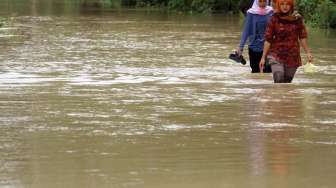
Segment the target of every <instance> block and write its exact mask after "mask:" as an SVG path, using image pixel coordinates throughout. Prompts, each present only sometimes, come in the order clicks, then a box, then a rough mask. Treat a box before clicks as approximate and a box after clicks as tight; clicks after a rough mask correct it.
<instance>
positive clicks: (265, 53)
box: [259, 40, 271, 72]
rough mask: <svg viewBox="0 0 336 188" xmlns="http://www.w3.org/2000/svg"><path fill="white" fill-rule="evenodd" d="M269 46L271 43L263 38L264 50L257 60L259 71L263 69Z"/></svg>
mask: <svg viewBox="0 0 336 188" xmlns="http://www.w3.org/2000/svg"><path fill="white" fill-rule="evenodd" d="M270 48H271V43H270V42H268V41H266V40H265V42H264V51H263V54H262V57H261V59H260V62H259V69H260V72H263V70H264V66H265V61H266V55H267V54H268V51H269V49H270Z"/></svg>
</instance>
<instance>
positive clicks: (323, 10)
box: [82, 0, 336, 28]
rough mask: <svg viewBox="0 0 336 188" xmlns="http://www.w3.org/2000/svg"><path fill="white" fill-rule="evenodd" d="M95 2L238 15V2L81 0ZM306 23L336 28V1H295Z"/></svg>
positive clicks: (231, 0) (111, 5)
mask: <svg viewBox="0 0 336 188" xmlns="http://www.w3.org/2000/svg"><path fill="white" fill-rule="evenodd" d="M82 1H85V2H88V1H95V2H99V3H100V4H102V6H104V7H114V8H120V7H137V8H139V7H140V8H159V9H164V10H168V11H171V12H185V13H193V14H210V13H215V12H226V13H227V12H231V13H238V11H239V10H238V9H239V7H238V5H239V0H82ZM296 3H297V7H298V9H299V11H300V12H301V13H302V14H303V15H304V17H305V19H306V21H307V22H308V23H310V24H311V25H312V26H315V27H322V28H330V27H331V28H336V0H297V1H296Z"/></svg>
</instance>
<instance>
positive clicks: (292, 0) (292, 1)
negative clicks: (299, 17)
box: [273, 0, 294, 14]
mask: <svg viewBox="0 0 336 188" xmlns="http://www.w3.org/2000/svg"><path fill="white" fill-rule="evenodd" d="M273 2H274V1H273ZM283 2H287V3H288V4H289V5H290V6H291V8H290V11H289V14H291V13H293V11H294V0H275V3H276V4H275V12H277V13H281V11H280V4H281V3H283Z"/></svg>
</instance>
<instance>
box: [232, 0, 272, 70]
mask: <svg viewBox="0 0 336 188" xmlns="http://www.w3.org/2000/svg"><path fill="white" fill-rule="evenodd" d="M268 4H269V0H254V2H253V5H252V7H251V8H250V9H248V10H247V14H246V17H245V23H244V29H243V32H242V36H241V39H240V44H239V47H238V49H237V54H238V55H239V56H240V55H242V53H243V49H244V46H245V43H246V41H247V39H249V47H248V54H249V59H250V67H251V69H252V71H251V72H252V73H259V72H260V69H259V67H260V66H259V62H260V59H261V56H262V54H263V48H264V41H265V38H264V35H265V30H266V26H267V22H268V21H269V19H270V18H271V16H272V14H273V8H272V7H271V6H268ZM264 67H265V68H264V69H263V72H271V68H270V67H269V66H264Z"/></svg>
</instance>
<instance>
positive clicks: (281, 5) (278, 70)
mask: <svg viewBox="0 0 336 188" xmlns="http://www.w3.org/2000/svg"><path fill="white" fill-rule="evenodd" d="M300 43H301V45H302V47H303V49H304V50H305V52H306V54H307V59H308V62H309V63H312V61H313V56H312V55H311V53H310V50H309V48H308V44H307V30H306V27H305V26H304V23H303V18H302V17H301V16H300V15H299V14H297V13H295V12H294V2H293V0H277V1H276V12H275V14H274V15H273V16H272V17H271V20H270V22H269V23H268V25H267V28H266V32H265V44H264V51H263V55H262V58H261V60H260V63H259V65H260V70H263V67H264V66H265V60H266V55H267V57H268V59H269V63H270V64H271V68H272V73H273V80H274V83H290V82H292V80H293V78H294V75H295V72H296V69H297V68H298V67H299V66H301V65H302V63H301V56H300Z"/></svg>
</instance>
